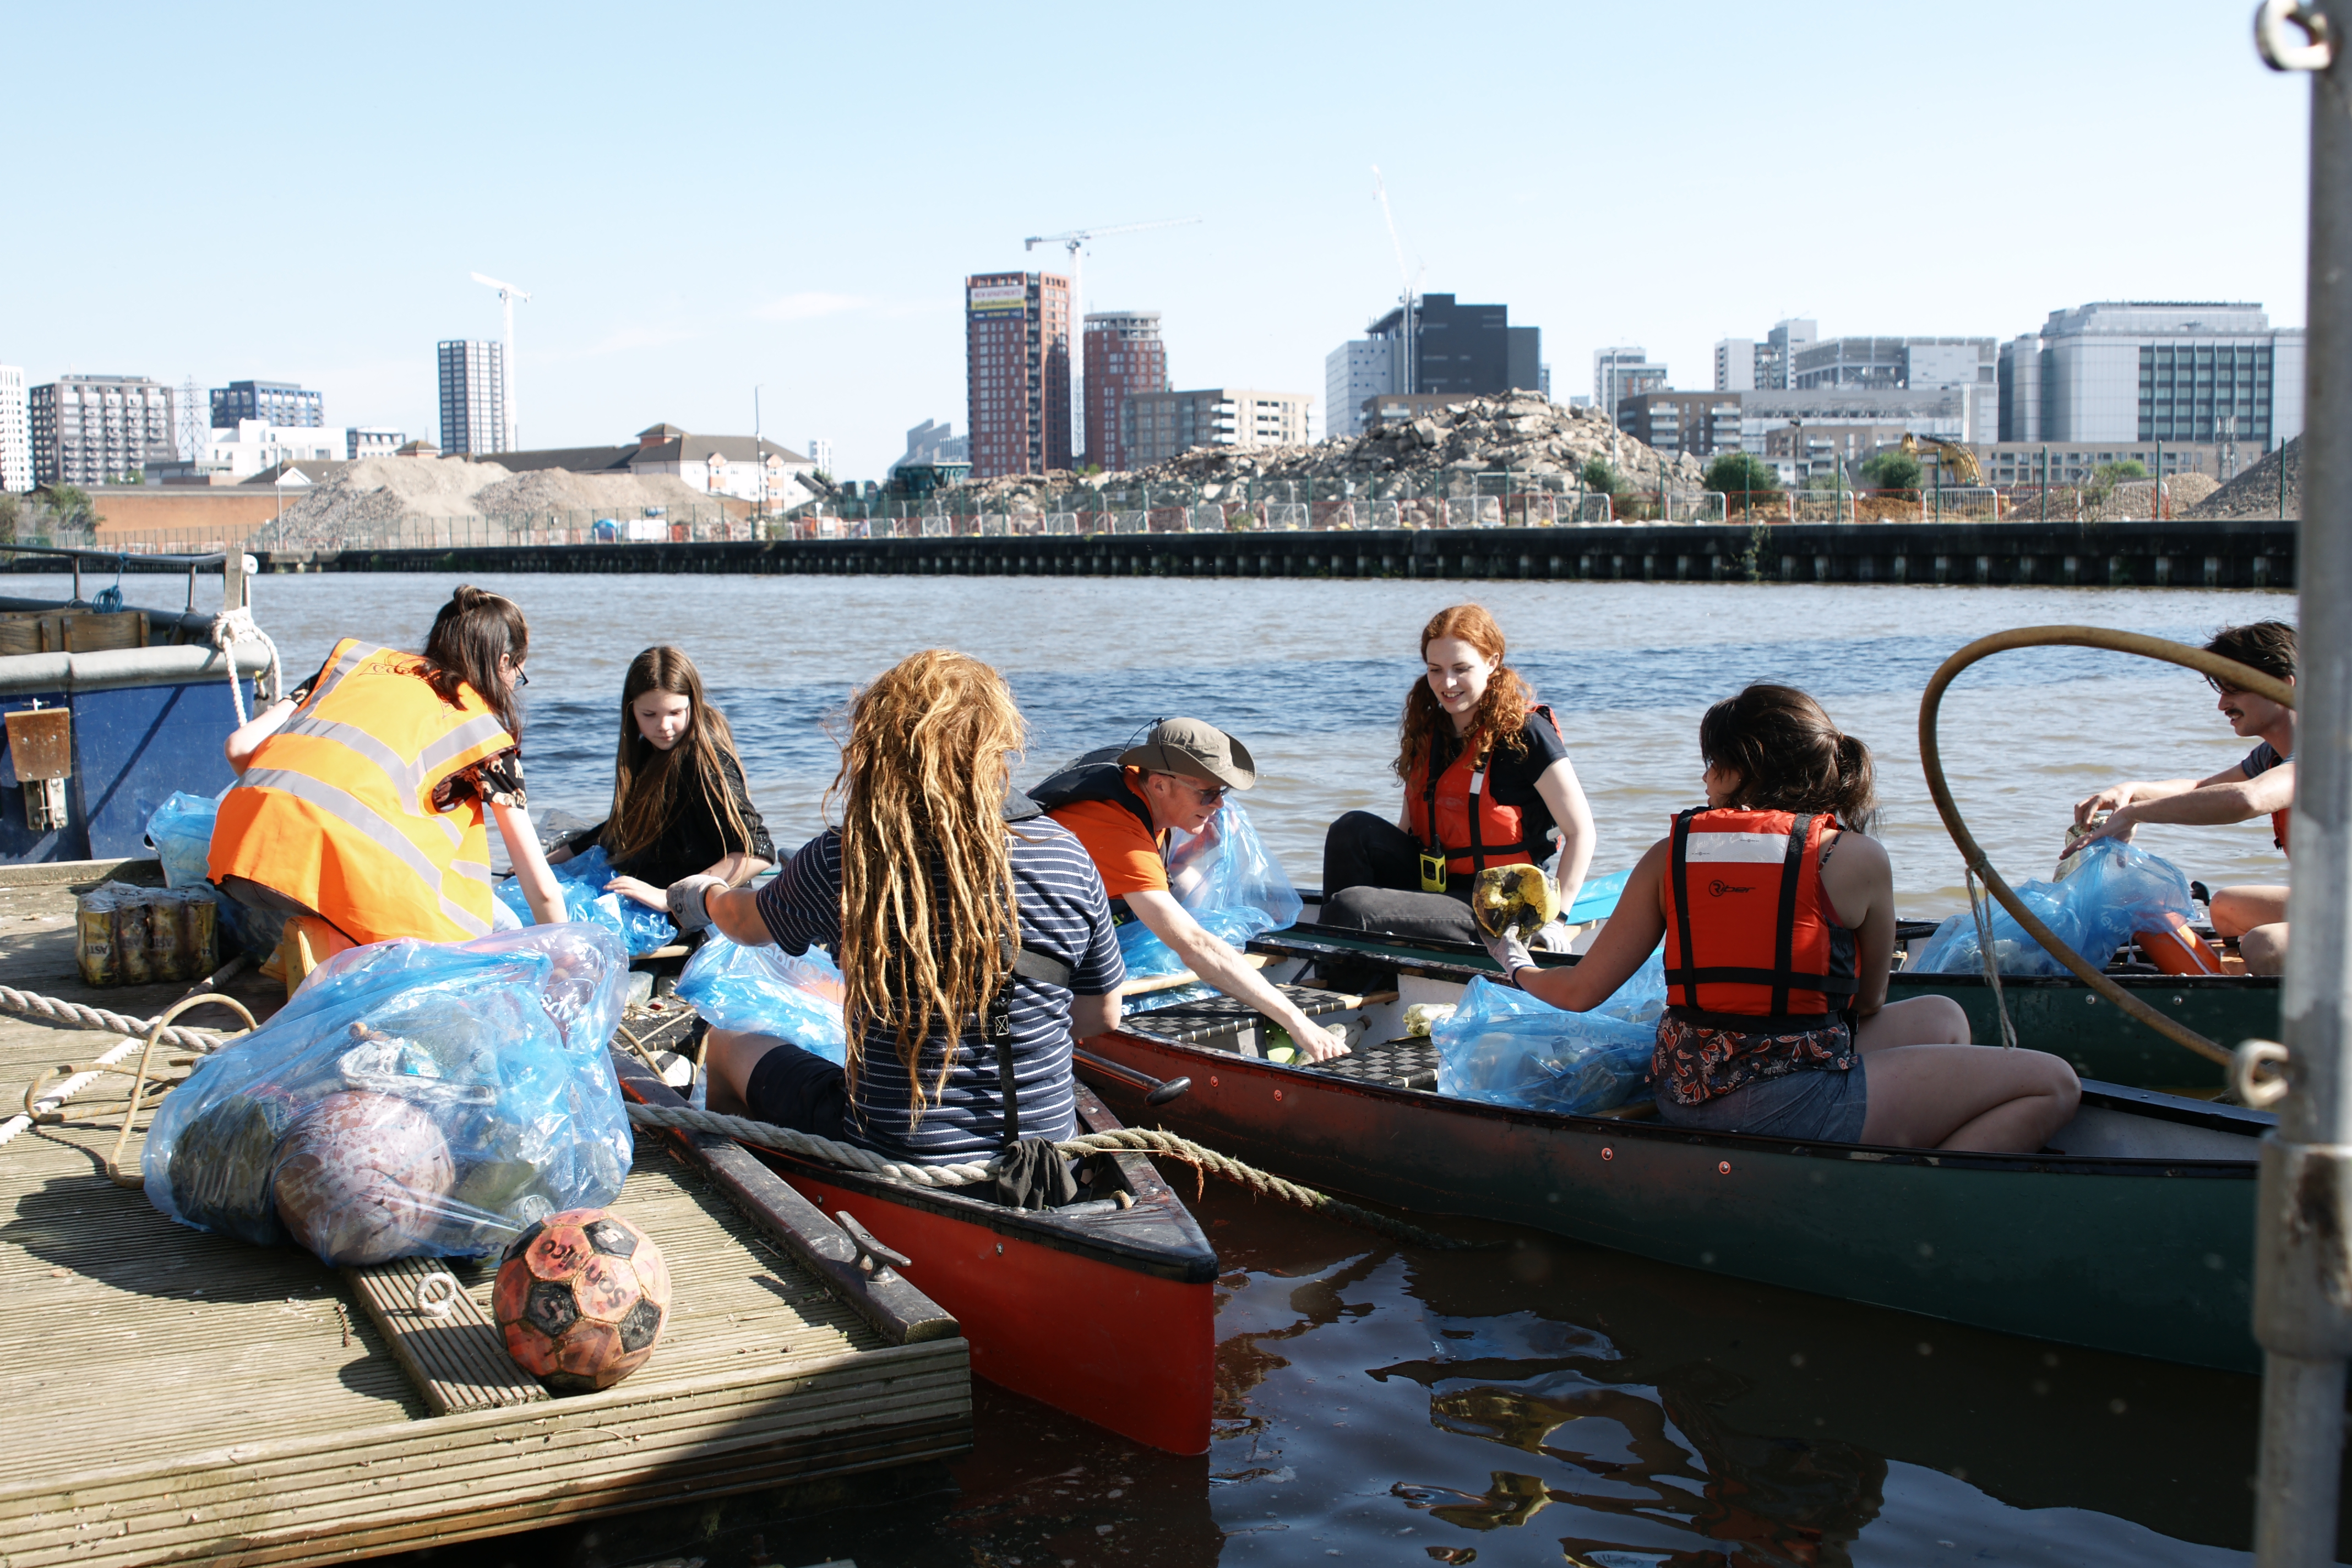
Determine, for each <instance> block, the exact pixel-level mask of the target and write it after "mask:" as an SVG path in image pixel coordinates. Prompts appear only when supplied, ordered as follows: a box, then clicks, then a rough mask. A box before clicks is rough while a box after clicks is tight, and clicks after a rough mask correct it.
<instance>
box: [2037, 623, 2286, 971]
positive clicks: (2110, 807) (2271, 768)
mask: <svg viewBox="0 0 2352 1568" xmlns="http://www.w3.org/2000/svg"><path fill="white" fill-rule="evenodd" d="M2205 651H2206V652H2208V653H2218V654H2220V655H2221V657H2222V658H2228V659H2235V660H2236V661H2237V662H2238V663H2240V664H2242V665H2247V666H2249V667H2251V668H2255V669H2259V670H2261V671H2262V672H2263V674H2264V675H2269V676H2274V677H2276V678H2277V679H2280V680H2283V681H2284V682H2286V684H2287V685H2289V686H2293V685H2294V662H2295V650H2294V627H2293V626H2289V625H2287V623H2286V622H2284V621H2256V622H2254V623H2252V625H2250V626H2225V627H2223V628H2222V629H2221V632H2219V633H2218V634H2216V635H2215V637H2214V638H2213V640H2212V641H2211V642H2209V643H2207V644H2206V645H2205ZM2212 686H2213V689H2214V690H2216V691H2218V692H2220V693H2221V701H2220V703H2219V707H2220V708H2221V712H2222V714H2223V715H2224V716H2225V717H2226V718H2228V720H2229V721H2230V728H2231V729H2232V730H2234V731H2237V732H2238V733H2239V734H2240V735H2245V736H2252V737H2253V738H2254V741H2255V744H2254V749H2253V750H2252V751H2251V752H2247V753H2246V755H2245V757H2244V759H2243V760H2242V761H2241V762H2238V763H2232V764H2231V766H2229V767H2226V768H2224V769H2222V770H2221V772H2220V773H2215V774H2214V775H2213V776H2212V777H2211V778H2207V779H2165V780H2162V781H2160V782H2158V783H2144V782H2135V783H2131V784H2115V785H2113V786H2111V787H2109V788H2106V789H2103V790H2101V791H2100V792H2099V793H2098V794H2096V795H2092V796H2091V797H2090V798H2088V799H2087V800H2084V801H2080V802H2078V803H2076V805H2075V806H2074V820H2075V822H2076V823H2077V824H2079V825H2081V826H2083V827H2084V828H2085V829H2087V830H2088V831H2087V834H2086V837H2084V838H2083V839H2082V840H2081V841H2080V842H2082V843H2084V844H2087V843H2090V842H2091V841H2092V840H2093V839H2096V838H2121V839H2125V840H2126V841H2128V840H2129V839H2130V837H2131V836H2132V830H2133V829H2134V828H2137V827H2138V826H2141V825H2142V824H2144V823H2150V822H2179V823H2187V824H2190V825H2193V826H2209V825H2214V824H2220V823H2229V822H2246V821H2250V820H2252V818H2254V817H2257V816H2268V817H2269V818H2270V819H2271V842H2272V843H2273V844H2275V845H2277V846H2278V847H2279V852H2280V853H2281V854H2284V853H2286V848H2287V816H2288V813H2289V811H2290V809H2291V808H2292V807H2293V806H2294V745H2295V721H2294V710H2293V709H2291V708H2285V707H2282V706H2281V705H2280V704H2278V703H2276V702H2273V701H2272V700H2270V699H2268V698H2266V697H2257V696H2255V695H2254V694H2253V693H2252V692H2251V691H2241V690H2240V689H2237V688H2236V687H2234V686H2227V685H2224V684H2222V683H2221V681H2218V680H2217V681H2214V682H2212ZM2103 811H2104V812H2106V813H2108V816H2107V819H2106V820H2105V822H2103V823H2101V824H2099V825H2098V826H2095V827H2094V826H2092V825H2091V818H2092V817H2093V816H2096V815H2097V814H2098V813H2100V812H2103ZM2206 908H2207V909H2209V910H2211V911H2212V915H2213V931H2214V934H2215V935H2217V936H2221V937H2235V938H2237V939H2238V952H2239V954H2240V955H2241V956H2242V957H2243V958H2244V959H2245V961H2246V972H2247V973H2250V974H2276V973H2279V972H2280V970H2281V969H2282V968H2283V967H2284V965H2285V963H2286V937H2287V931H2286V889H2284V888H2283V887H2267V886H2263V887H2242V888H2221V889H2216V890H2215V892H2214V893H2213V896H2212V897H2211V898H2210V900H2208V901H2207V903H2206Z"/></svg>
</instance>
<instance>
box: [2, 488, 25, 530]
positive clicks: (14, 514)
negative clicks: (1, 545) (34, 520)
mask: <svg viewBox="0 0 2352 1568" xmlns="http://www.w3.org/2000/svg"><path fill="white" fill-rule="evenodd" d="M24 520H25V500H24V498H23V497H22V496H15V495H10V494H9V493H8V492H7V491H5V490H0V539H14V538H16V529H17V526H18V524H20V523H22V522H23V521H24Z"/></svg>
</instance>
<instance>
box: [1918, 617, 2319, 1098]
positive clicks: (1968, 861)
mask: <svg viewBox="0 0 2352 1568" xmlns="http://www.w3.org/2000/svg"><path fill="white" fill-rule="evenodd" d="M2019 647H2097V648H2106V649H2108V650H2110V651H2111V652H2115V653H2130V654H2137V655H2138V656H2139V657H2140V658H2153V659H2158V660H2161V661H2162V662H2164V663H2166V664H2177V665H2180V666H2181V667H2183V668H2188V669H2193V670H2195V671H2196V672H2197V673H2198V674H2200V675H2202V676H2204V677H2206V678H2207V679H2214V680H2223V681H2227V682H2228V683H2229V684H2230V685H2231V686H2234V687H2236V688H2237V689H2239V690H2241V691H2251V692H2252V693H2253V694H2254V695H2255V696H2257V697H2267V698H2269V699H2270V700H2272V701H2273V702H2276V703H2278V704H2280V705H2281V706H2282V707H2286V708H2292V707H2294V688H2293V687H2292V686H2289V685H2287V684H2286V683H2285V682H2284V681H2283V680H2280V679H2276V678H2274V677H2272V676H2268V675H2264V674H2263V672H2262V671H2261V670H2259V669H2252V668H2248V667H2247V666H2245V665H2242V664H2240V663H2238V662H2237V661H2236V660H2235V659H2229V658H2222V657H2221V655H2220V654H2218V653H2207V652H2206V651H2205V650H2204V649H2203V648H2200V647H2189V646H2188V645H2187V644H2186V643H2177V642H2168V641H2167V640H2166V639H2164V638H2163V637H2148V636H2147V635H2145V634H2144V633H2140V632H2118V631H2110V630H2108V629H2107V628H2106V627H2105V626H2020V627H2018V628H2016V629H2015V630H2013V631H2006V632H1995V633H1993V635H1992V636H1990V637H1979V638H1978V639H1977V640H1976V641H1974V642H1972V643H1970V644H1969V646H1968V647H1964V648H1962V649H1960V650H1959V651H1958V653H1956V654H1954V655H1952V657H1951V658H1948V659H1946V660H1945V661H1944V662H1943V663H1942V664H1940V665H1938V666H1937V668H1936V673H1935V674H1934V675H1933V676H1931V677H1929V678H1928V680H1927V691H1926V693H1925V694H1924V695H1923V696H1921V698H1920V699H1919V767H1920V770H1921V771H1922V772H1924V773H1926V774H1927V793H1928V794H1930V795H1934V796H1935V797H1936V810H1937V814H1938V815H1940V816H1942V817H1943V819H1944V827H1945V830H1946V831H1947V832H1948V833H1949V834H1951V836H1952V842H1953V843H1954V844H1956V845H1958V846H1959V850H1960V860H1961V863H1962V864H1963V865H1965V866H1966V867H1967V868H1968V870H1969V875H1971V876H1973V877H1978V878H1981V879H1983V881H1984V885H1985V887H1986V889H1987V890H1989V891H1990V893H1991V894H1992V896H1993V897H1994V898H1996V899H1998V900H2000V906H2001V908H2003V909H2005V910H2008V911H2009V912H2010V914H2011V915H2012V916H2013V917H2015V919H2016V921H2017V923H2018V924H2019V925H2021V926H2023V927H2024V928H2025V933H2026V934H2027V935H2028V936H2030V937H2032V939H2033V940H2034V941H2036V942H2040V943H2041V944H2042V946H2043V947H2044V948H2046V949H2047V950H2048V951H2049V952H2050V955H2051V956H2052V957H2053V958H2055V959H2056V960H2057V961H2058V962H2059V963H2063V964H2064V965H2065V966H2066V967H2067V968H2068V969H2071V970H2073V971H2074V973H2075V975H2076V976H2077V977H2078V978H2080V979H2081V981H2082V982H2083V984H2085V985H2088V986H2089V987H2090V988H2091V989H2092V990H2094V991H2095V992H2097V993H2098V994H2100V995H2102V996H2104V997H2105V998H2106V999H2107V1000H2108V1001H2110V1002H2112V1003H2114V1004H2115V1005H2116V1006H2118V1007H2120V1008H2122V1009H2123V1010H2124V1014H2125V1016H2126V1017H2130V1018H2133V1019H2137V1021H2138V1022H2140V1023H2143V1024H2146V1025H2147V1026H2148V1027H2149V1028H2151V1029H2154V1030H2155V1031H2156V1032H2157V1033H2158V1034H2159V1035H2162V1036H2163V1037H2165V1038H2166V1039H2168V1040H2170V1041H2172V1042H2173V1043H2174V1044H2176V1045H2180V1046H2186V1047H2188V1048H2189V1049H2190V1050H2192V1051H2195V1052H2196V1053H2197V1054H2198V1055H2199V1056H2200V1057H2203V1058H2206V1059H2207V1060H2208V1061H2213V1062H2219V1063H2220V1064H2221V1066H2223V1067H2228V1066H2230V1065H2231V1063H2232V1062H2233V1061H2234V1060H2235V1058H2233V1057H2231V1054H2230V1053H2229V1052H2228V1051H2226V1050H2224V1049H2222V1048H2221V1046H2219V1045H2217V1044H2215V1043H2214V1042H2213V1041H2211V1040H2209V1039H2207V1038H2206V1037H2204V1036H2202V1035H2200V1034H2199V1033H2198V1032H2197V1031H2196V1030H2194V1029H2192V1028H2190V1027H2189V1026H2188V1025H2186V1024H2183V1023H2181V1022H2180V1021H2179V1019H2177V1018H2168V1017H2166V1016H2164V1015H2163V1014H2162V1013H2159V1012H2158V1011H2157V1010H2156V1009H2155V1008H2153V1007H2151V1006H2149V1005H2147V1003H2145V1002H2143V1001H2141V1000H2140V999H2139V998H2138V997H2137V996H2135V995H2133V994H2131V993H2130V992H2128V991H2126V990H2125V989H2124V988H2123V987H2122V986H2120V985H2118V984H2116V983H2115V982H2114V981H2112V980H2110V979H2108V978H2107V976H2106V975H2105V973H2103V972H2102V971H2101V970H2100V969H2099V968H2098V967H2097V966H2096V965H2095V964H2093V963H2091V962H2090V961H2089V960H2087V959H2085V958H2084V956H2083V955H2082V954H2081V953H2079V952H2075V951H2074V949H2073V948H2072V947H2069V946H2068V945H2067V944H2066V942H2064V941H2063V939H2062V938H2061V937H2060V936H2059V935H2058V933H2057V932H2056V931H2052V930H2051V929H2050V928H2049V926H2047V925H2046V924H2044V923H2043V922H2042V917H2041V916H2039V915H2037V914H2035V913H2034V912H2033V911H2032V909H2030V908H2028V907H2027V905H2026V902H2025V900H2022V899H2021V898H2019V897H2018V896H2017V892H2016V889H2013V888H2011V886H2010V885H2009V884H2008V883H2007V882H2004V881H2002V880H2001V879H2000V872H1998V871H1996V870H1994V869H1993V868H1992V862H1991V861H1990V860H1988V859H1987V858H1985V852H1984V847H1983V846H1982V845H1980V844H1979V843H1978V842H1977V841H1976V837H1975V836H1974V835H1972V834H1971V833H1969V825H1968V824H1967V823H1965V822H1963V821H1961V820H1960V808H1959V806H1958V804H1957V803H1955V802H1954V801H1953V799H1952V789H1951V785H1950V784H1947V783H1946V782H1945V780H1944V758H1943V752H1942V751H1941V750H1940V748H1938V747H1937V744H1936V719H1937V714H1938V712H1939V711H1940V710H1942V707H1943V702H1944V689H1945V688H1947V687H1948V686H1950V685H1951V684H1952V679H1953V678H1954V677H1956V676H1958V674H1959V673H1960V671H1962V670H1964V669H1966V668H1968V667H1969V666H1970V665H1972V664H1974V663H1976V662H1977V661H1978V660H1979V659H1980V658H1990V657H1991V656H1992V655H1994V654H1997V653H2002V652H2006V651H2007V650H2009V649H2011V648H2019ZM1987 957H1988V958H1990V954H1989V953H1988V954H1987Z"/></svg>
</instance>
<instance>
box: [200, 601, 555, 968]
mask: <svg viewBox="0 0 2352 1568" xmlns="http://www.w3.org/2000/svg"><path fill="white" fill-rule="evenodd" d="M424 669H425V664H424V660H422V659H420V658H418V657H417V656H416V655H415V654H413V653H403V652H401V651H399V650H398V649H395V648H387V647H364V646H362V644H361V643H360V642H359V640H358V639H357V638H355V637H345V638H344V639H343V640H342V641H341V642H339V643H337V644H336V645H335V651H334V653H333V654H332V656H331V657H330V658H329V659H328V661H327V669H326V673H325V674H324V675H323V676H322V677H320V680H319V684H318V685H317V687H316V688H314V689H312V691H311V693H310V699H309V700H308V701H306V702H304V703H303V705H302V706H301V707H299V708H298V709H296V710H294V713H293V715H292V717H290V718H289V719H288V720H287V721H286V723H285V725H284V726H283V727H282V728H280V729H279V730H278V732H277V733H276V734H274V735H271V736H270V737H269V738H268V739H267V740H265V741H263V742H261V744H260V745H259V746H258V747H257V748H256V749H255V751H254V753H253V760H252V762H251V763H250V764H249V765H248V766H247V769H246V772H245V776H244V777H243V778H240V779H239V780H237V782H236V787H235V788H233V789H231V790H230V791H229V792H228V794H227V795H226V797H224V798H223V800H222V801H221V804H220V815H219V817H218V820H217V822H216V823H215V826H214V828H213V843H212V855H211V858H210V859H209V861H208V862H207V866H206V869H207V872H208V874H209V875H210V876H211V878H212V879H213V880H214V881H215V882H217V881H219V880H220V879H223V878H224V877H243V878H246V879H247V880H250V881H254V882H258V883H259V884H261V885H262V886H263V887H265V888H268V889H272V890H274V891H276V892H278V893H281V894H283V895H284V896H286V897H287V898H289V899H291V900H294V901H295V902H297V903H299V904H301V905H303V906H304V907H305V908H307V909H310V910H314V911H315V912H317V913H318V914H319V915H320V916H321V917H323V918H324V919H326V920H328V921H331V922H332V923H333V924H334V925H335V926H336V928H337V929H339V930H341V931H343V932H344V933H346V934H347V935H349V936H351V937H352V939H353V940H355V941H358V942H385V941H389V940H391V939H392V938H394V937H404V936H408V937H421V938H423V939H424V940H425V941H427V942H463V941H465V940H466V939H467V938H469V937H477V936H487V935H488V933H489V930H490V903H491V899H490V844H489V834H488V828H487V827H486V826H485V824H484V814H483V809H482V805H481V803H480V802H479V801H478V800H475V801H468V802H467V803H465V804H463V805H459V806H457V808H456V809H455V810H452V811H447V812H440V811H436V810H435V809H434V808H433V794H434V791H435V790H436V788H438V787H439V786H440V784H442V783H443V782H444V781H446V780H447V779H448V778H449V777H450V776H451V775H453V774H455V773H457V772H459V771H460V770H462V769H465V768H468V767H471V766H472V765H474V764H475V763H479V762H482V761H484V760H486V759H488V758H490V757H494V756H496V755H498V754H499V752H503V751H506V750H508V749H509V747H511V746H513V745H514V743H515V742H514V737H513V736H511V735H509V734H508V733H507V730H506V726H505V725H504V724H503V723H502V722H500V721H499V716H498V715H497V714H496V713H494V712H493V711H491V710H490V706H489V704H488V703H487V702H485V701H483V700H482V699H481V696H480V694H479V693H478V692H476V691H475V690H474V689H473V688H472V687H470V686H461V687H459V688H458V692H457V702H456V703H455V704H454V705H453V704H451V703H448V702H446V701H444V700H442V699H441V696H440V694H439V693H437V692H436V691H435V690H434V689H433V688H432V687H431V686H430V685H428V684H426V682H425V679H424Z"/></svg>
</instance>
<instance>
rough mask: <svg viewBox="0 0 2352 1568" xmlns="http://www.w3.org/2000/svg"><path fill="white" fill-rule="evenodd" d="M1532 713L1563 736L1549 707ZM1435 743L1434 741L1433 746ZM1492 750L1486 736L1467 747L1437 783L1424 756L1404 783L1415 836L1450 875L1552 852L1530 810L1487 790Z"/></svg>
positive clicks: (1527, 861) (1512, 863) (1514, 863)
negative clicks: (1440, 858) (1442, 860)
mask: <svg viewBox="0 0 2352 1568" xmlns="http://www.w3.org/2000/svg"><path fill="white" fill-rule="evenodd" d="M1528 712H1530V713H1540V714H1542V715H1543V716H1544V721H1545V722H1546V723H1548V724H1549V725H1550V726H1551V729H1552V733H1553V734H1555V735H1557V734H1559V720H1558V719H1555V718H1553V717H1552V711H1551V710H1550V709H1549V707H1546V706H1543V705H1542V704H1540V703H1539V704H1538V705H1537V706H1535V707H1533V708H1530V709H1529V710H1528ZM1435 743H1436V742H1435V740H1434V738H1432V741H1431V745H1432V746H1434V745H1435ZM1493 750H1494V745H1493V741H1492V739H1491V737H1486V736H1481V737H1480V743H1479V745H1478V747H1477V749H1476V750H1475V751H1474V750H1472V749H1471V748H1470V747H1467V746H1465V747H1464V748H1463V749H1462V754H1461V755H1459V756H1457V757H1455V758H1454V761H1453V763H1450V764H1449V765H1448V766H1447V767H1446V769H1445V771H1444V772H1443V773H1439V774H1438V775H1437V776H1436V777H1435V778H1431V777H1430V776H1429V754H1428V752H1423V754H1422V759H1421V761H1420V762H1419V763H1415V764H1414V765H1413V770H1412V778H1411V779H1409V780H1407V781H1406V783H1405V786H1404V804H1405V811H1406V814H1407V815H1406V820H1407V821H1409V822H1411V823H1412V836H1413V838H1414V839H1415V840H1416V841H1417V842H1419V843H1420V845H1421V846H1422V847H1423V848H1424V849H1426V850H1428V851H1429V852H1430V853H1432V854H1440V853H1442V854H1444V856H1445V868H1446V870H1447V871H1448V872H1466V873H1468V874H1470V875H1472V876H1475V875H1476V874H1477V873H1478V872H1480V871H1483V870H1485V869H1486V868H1487V867H1489V866H1517V865H1525V864H1533V863H1534V862H1535V861H1537V860H1539V859H1541V858H1543V857H1544V856H1546V855H1549V854H1550V853H1551V840H1550V835H1549V832H1547V831H1546V830H1544V829H1540V828H1534V827H1532V826H1531V824H1530V823H1529V822H1528V808H1527V807H1525V806H1517V805H1504V804H1502V803H1501V802H1500V801H1498V800H1496V798H1495V796H1494V795H1493V793H1492V792H1491V791H1489V790H1488V789H1487V788H1486V764H1487V762H1488V759H1489V757H1490V755H1491V753H1492V752H1493ZM1432 822H1434V823H1435V824H1436V826H1435V827H1434V829H1433V828H1432V827H1431V826H1430V824H1431V823H1432Z"/></svg>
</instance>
